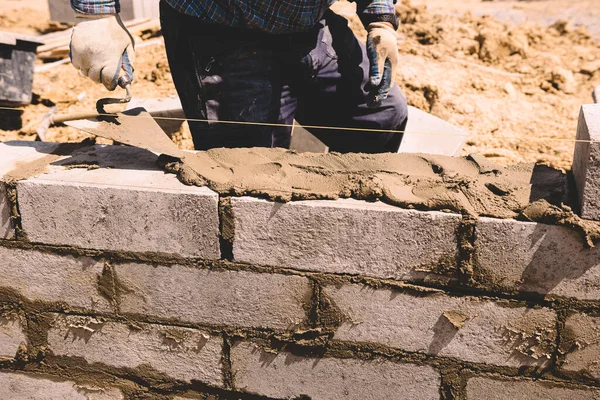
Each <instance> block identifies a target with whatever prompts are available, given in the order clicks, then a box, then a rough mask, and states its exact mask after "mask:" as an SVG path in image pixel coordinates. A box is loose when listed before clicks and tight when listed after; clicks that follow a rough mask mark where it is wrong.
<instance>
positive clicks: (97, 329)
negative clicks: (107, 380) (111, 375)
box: [48, 315, 223, 386]
mask: <svg viewBox="0 0 600 400" xmlns="http://www.w3.org/2000/svg"><path fill="white" fill-rule="evenodd" d="M54 318H55V319H54V322H53V325H52V327H51V328H50V330H49V332H48V348H49V350H50V351H52V353H54V354H55V355H60V356H71V357H82V358H84V359H85V360H86V361H87V362H88V363H90V364H92V363H103V364H106V365H110V366H115V367H128V368H136V367H139V366H142V365H148V366H150V367H152V368H153V369H155V370H156V371H159V372H162V373H164V374H166V375H168V376H169V377H171V378H174V379H179V380H182V381H188V382H189V381H192V380H197V381H200V382H203V383H206V384H209V385H213V386H222V385H223V378H222V362H221V357H222V344H223V340H222V339H221V338H220V337H216V336H211V335H209V334H207V333H205V332H201V331H198V330H195V329H185V328H176V327H169V326H161V325H148V324H136V327H135V328H132V327H131V326H128V325H125V324H120V323H116V322H102V321H99V320H96V319H93V318H90V317H67V316H62V315H55V316H54Z"/></svg>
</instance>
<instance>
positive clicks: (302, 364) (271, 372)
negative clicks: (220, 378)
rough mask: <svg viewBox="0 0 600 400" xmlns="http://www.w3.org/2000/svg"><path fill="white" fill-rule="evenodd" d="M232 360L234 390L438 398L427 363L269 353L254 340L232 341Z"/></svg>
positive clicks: (334, 397)
mask: <svg viewBox="0 0 600 400" xmlns="http://www.w3.org/2000/svg"><path fill="white" fill-rule="evenodd" d="M231 364H232V372H233V380H234V382H233V385H234V387H235V388H236V389H238V390H243V391H245V392H249V393H254V394H258V395H262V396H267V397H270V398H278V399H283V398H285V399H292V398H311V399H319V400H338V399H348V400H352V399H356V400H379V399H397V398H404V399H412V400H425V399H431V400H433V399H436V400H437V399H439V398H440V394H439V385H440V376H439V374H438V373H437V372H436V371H435V370H434V369H433V368H431V367H429V366H418V365H413V364H395V363H392V362H389V361H381V360H370V361H363V360H354V359H336V358H307V357H298V356H295V355H292V354H290V353H279V354H275V353H273V352H267V351H264V350H262V349H261V348H260V347H259V346H257V345H255V344H252V343H238V344H235V345H234V346H232V348H231ZM400 393H401V396H400V395H399V394H400ZM399 396H400V397H399Z"/></svg>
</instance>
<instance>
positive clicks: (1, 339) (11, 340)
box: [0, 315, 27, 360]
mask: <svg viewBox="0 0 600 400" xmlns="http://www.w3.org/2000/svg"><path fill="white" fill-rule="evenodd" d="M21 344H27V337H26V336H25V332H24V331H23V325H22V323H21V320H20V319H19V318H18V317H17V316H15V315H4V316H2V315H0V360H2V359H6V358H14V357H15V355H16V354H17V350H18V349H19V346H20V345H21Z"/></svg>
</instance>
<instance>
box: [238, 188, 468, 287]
mask: <svg viewBox="0 0 600 400" xmlns="http://www.w3.org/2000/svg"><path fill="white" fill-rule="evenodd" d="M231 204H232V212H233V220H234V224H235V237H234V242H233V255H234V258H235V260H236V261H240V262H246V263H251V264H259V265H273V266H279V267H285V268H296V269H301V270H310V271H318V272H329V273H340V274H342V273H343V274H361V275H367V276H373V277H378V278H393V279H420V278H423V276H424V272H423V269H426V268H427V267H431V266H438V265H439V264H440V263H442V262H444V263H447V264H448V265H452V264H455V261H456V257H457V238H456V230H457V228H458V225H459V223H460V221H461V216H460V215H456V214H446V213H441V212H421V211H411V210H403V209H400V208H398V207H392V206H389V205H386V204H383V203H368V202H364V201H357V200H351V199H344V200H337V201H299V202H291V203H287V204H280V203H272V202H268V201H263V200H258V199H254V198H249V197H244V198H234V199H232V200H231Z"/></svg>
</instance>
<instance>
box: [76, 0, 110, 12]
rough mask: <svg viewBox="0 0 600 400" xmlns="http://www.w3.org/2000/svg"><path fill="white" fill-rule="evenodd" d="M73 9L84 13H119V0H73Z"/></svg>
mask: <svg viewBox="0 0 600 400" xmlns="http://www.w3.org/2000/svg"><path fill="white" fill-rule="evenodd" d="M71 7H73V10H75V11H77V12H80V13H82V14H117V13H118V12H119V11H120V4H119V0H71Z"/></svg>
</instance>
